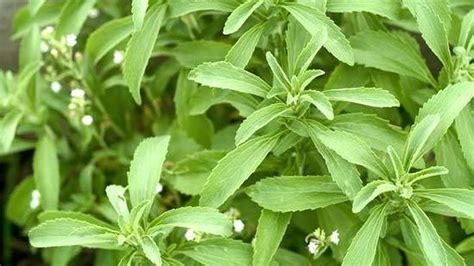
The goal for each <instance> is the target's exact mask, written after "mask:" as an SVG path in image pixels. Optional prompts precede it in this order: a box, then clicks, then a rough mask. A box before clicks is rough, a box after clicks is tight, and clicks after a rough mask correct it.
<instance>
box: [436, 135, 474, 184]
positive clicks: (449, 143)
mask: <svg viewBox="0 0 474 266" xmlns="http://www.w3.org/2000/svg"><path fill="white" fill-rule="evenodd" d="M434 151H435V155H436V163H437V164H439V165H443V166H445V167H446V168H448V170H449V173H447V174H446V175H444V176H443V178H441V181H443V183H444V185H445V186H446V187H457V188H466V187H469V186H471V184H474V183H473V182H472V178H471V176H472V173H471V170H470V169H469V166H468V164H467V162H466V160H465V159H464V156H463V153H462V150H461V146H460V145H459V142H458V140H457V138H456V134H455V132H454V130H448V132H447V133H446V134H445V135H444V136H443V138H442V139H441V141H440V142H439V143H438V144H437V145H436V147H435V149H434Z"/></svg>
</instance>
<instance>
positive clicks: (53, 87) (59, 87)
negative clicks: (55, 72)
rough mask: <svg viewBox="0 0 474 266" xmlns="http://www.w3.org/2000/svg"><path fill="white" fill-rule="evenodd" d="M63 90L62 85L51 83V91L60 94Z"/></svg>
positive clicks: (55, 82)
mask: <svg viewBox="0 0 474 266" xmlns="http://www.w3.org/2000/svg"><path fill="white" fill-rule="evenodd" d="M61 89H62V86H61V83H59V82H57V81H53V82H52V83H51V90H52V91H54V92H56V93H58V92H59V91H60V90H61Z"/></svg>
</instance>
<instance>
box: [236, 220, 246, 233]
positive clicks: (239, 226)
mask: <svg viewBox="0 0 474 266" xmlns="http://www.w3.org/2000/svg"><path fill="white" fill-rule="evenodd" d="M244 228H245V224H244V222H242V220H240V219H237V220H235V221H234V231H235V232H236V233H241V232H242V231H243V230H244Z"/></svg>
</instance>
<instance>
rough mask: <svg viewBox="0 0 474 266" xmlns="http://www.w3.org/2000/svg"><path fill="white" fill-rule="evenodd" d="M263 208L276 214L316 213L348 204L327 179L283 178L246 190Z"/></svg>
mask: <svg viewBox="0 0 474 266" xmlns="http://www.w3.org/2000/svg"><path fill="white" fill-rule="evenodd" d="M247 194H248V195H249V196H250V197H251V198H252V200H253V201H255V202H256V203H257V204H258V205H260V206H261V207H263V208H265V209H268V210H272V211H277V212H295V211H303V210H314V209H318V208H323V207H326V206H329V205H333V204H337V203H341V202H344V201H347V197H346V196H345V195H344V194H343V193H342V191H341V190H340V189H339V187H338V186H337V184H336V183H334V182H333V181H331V179H330V178H329V177H327V176H280V177H271V178H266V179H263V180H261V181H259V182H257V183H256V184H255V185H253V186H251V187H249V188H248V189H247Z"/></svg>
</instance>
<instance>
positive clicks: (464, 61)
mask: <svg viewBox="0 0 474 266" xmlns="http://www.w3.org/2000/svg"><path fill="white" fill-rule="evenodd" d="M473 45H474V41H471V42H470V43H469V47H468V49H467V50H466V49H465V48H464V47H461V46H457V47H454V49H453V52H454V55H455V57H454V67H455V69H454V77H453V82H455V83H456V82H463V81H474V63H472V61H473V59H474V58H473V56H472V48H473V47H472V46H473Z"/></svg>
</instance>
